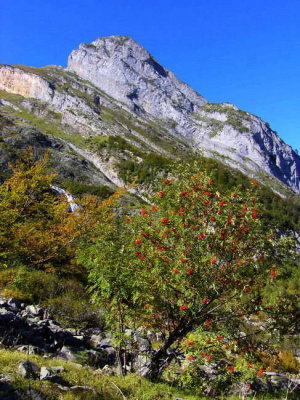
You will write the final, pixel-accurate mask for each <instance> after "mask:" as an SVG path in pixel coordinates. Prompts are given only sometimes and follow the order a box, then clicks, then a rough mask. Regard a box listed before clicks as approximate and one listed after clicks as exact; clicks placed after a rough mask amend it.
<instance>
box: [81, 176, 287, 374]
mask: <svg viewBox="0 0 300 400" xmlns="http://www.w3.org/2000/svg"><path fill="white" fill-rule="evenodd" d="M256 184H257V182H256V181H253V185H254V186H255V185H256ZM152 202H153V204H152V205H151V206H145V207H144V208H142V209H141V210H139V212H138V214H137V215H132V216H128V217H126V218H125V220H124V223H123V224H118V231H114V232H113V231H112V232H108V235H107V238H106V241H99V242H98V243H96V244H95V245H94V246H91V247H90V249H89V250H88V251H87V252H85V253H84V262H85V264H86V265H87V266H88V268H89V270H90V282H91V288H92V289H91V290H92V291H93V293H94V297H95V298H96V299H97V300H98V301H99V303H100V304H102V305H103V307H104V308H105V309H106V311H107V315H108V316H110V319H111V321H113V320H116V321H122V324H119V326H121V327H123V328H124V326H126V325H129V326H135V327H144V328H145V329H150V330H154V331H160V332H162V333H163V336H162V337H163V339H162V342H161V345H160V347H159V348H158V349H157V350H155V351H154V350H153V351H152V354H151V356H150V361H149V363H148V364H147V365H146V366H145V368H144V370H143V374H144V375H145V376H146V377H148V378H150V379H152V380H155V379H157V378H158V377H159V376H160V375H161V374H162V372H163V371H164V369H165V368H166V367H167V366H168V365H169V364H170V362H171V361H172V360H173V359H174V357H175V356H176V349H178V348H179V347H180V345H181V342H182V340H183V339H184V338H185V337H186V335H188V334H189V333H190V332H192V331H193V330H194V329H195V328H198V329H199V327H200V328H201V329H203V330H204V331H205V330H207V331H209V332H211V330H212V329H213V331H214V332H215V333H216V334H218V332H222V334H223V335H224V336H225V335H226V338H227V340H229V339H230V338H231V339H235V340H237V338H238V337H239V335H240V331H241V330H242V329H243V328H245V326H246V325H247V324H248V322H247V321H248V319H249V318H250V317H251V318H253V317H254V316H255V315H256V316H258V315H259V314H260V313H261V312H262V310H263V307H264V305H263V304H262V300H261V296H260V290H261V288H262V287H264V285H265V284H266V281H268V280H269V279H275V277H276V275H277V268H278V265H280V263H282V262H284V258H285V256H286V248H285V246H284V245H283V244H281V241H280V239H279V238H278V237H276V235H275V234H274V233H273V232H272V231H268V230H267V229H266V228H265V226H263V224H262V222H261V218H260V216H261V215H260V213H261V209H260V205H259V204H258V203H257V200H256V196H255V193H254V191H253V190H251V189H249V190H247V191H245V192H244V193H241V192H240V191H238V190H232V191H230V192H227V193H220V192H219V191H218V190H217V189H216V188H215V184H214V181H213V179H211V178H210V177H209V176H207V175H206V174H205V173H195V174H191V172H183V173H181V174H180V175H178V178H176V179H165V180H164V181H163V182H162V185H161V188H160V189H159V191H158V192H157V193H156V195H155V197H154V198H153V199H152Z"/></svg>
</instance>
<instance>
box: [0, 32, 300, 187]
mask: <svg viewBox="0 0 300 400" xmlns="http://www.w3.org/2000/svg"><path fill="white" fill-rule="evenodd" d="M0 89H1V90H2V91H4V92H5V93H11V94H15V95H20V96H23V99H22V100H20V99H19V100H20V101H19V105H17V104H16V103H14V102H12V103H11V102H9V100H7V98H8V97H6V100H5V99H2V101H1V106H2V107H0V109H2V110H3V109H4V110H5V108H6V110H7V109H8V108H10V109H13V108H14V107H15V111H14V112H15V113H17V112H18V111H16V107H19V106H20V105H21V108H23V109H25V110H27V112H29V113H31V114H33V115H38V116H39V117H42V116H43V113H44V117H46V118H48V120H49V121H50V122H51V118H50V119H49V115H48V114H49V112H52V113H57V114H59V125H60V127H61V129H62V130H63V131H65V132H66V133H67V135H69V136H70V140H72V135H76V134H79V135H81V136H82V137H83V138H85V139H88V138H98V139H100V138H106V137H107V136H111V135H120V136H122V137H124V138H125V139H126V140H127V141H129V142H131V143H132V144H134V145H135V146H137V147H139V148H140V149H142V150H145V151H146V152H149V151H150V152H157V153H160V154H164V155H166V156H168V157H171V158H172V157H175V158H176V157H178V156H179V157H180V156H181V155H182V154H184V153H190V154H194V153H196V154H202V155H204V156H207V157H212V158H216V159H218V160H220V161H222V162H223V163H225V164H229V165H230V166H231V167H234V168H237V169H239V170H241V171H242V172H244V173H246V174H247V175H248V176H250V177H255V178H258V179H260V180H263V181H264V179H267V180H268V176H269V177H272V176H273V177H275V178H277V179H278V180H279V181H281V182H283V183H285V184H286V185H287V186H289V187H290V188H291V189H292V190H293V191H294V192H296V193H298V194H299V193H300V178H299V176H300V157H299V156H298V154H297V153H296V152H295V151H294V150H293V149H292V147H291V146H289V145H287V144H285V143H284V141H283V140H282V139H281V138H280V137H279V136H278V135H277V134H276V132H275V131H273V130H272V129H271V128H270V127H269V126H268V124H267V123H265V122H263V121H262V120H261V119H260V118H259V117H257V116H254V115H252V114H250V113H248V112H244V111H241V110H239V109H238V108H237V107H236V106H234V105H232V104H230V103H209V102H208V101H207V100H206V99H205V98H204V97H203V96H201V95H200V94H199V93H197V92H196V91H194V90H193V89H192V88H191V87H189V86H188V85H187V84H186V83H184V82H182V81H180V80H179V79H178V78H176V76H175V75H174V74H173V73H172V72H170V71H168V70H167V69H165V68H164V67H163V66H161V65H160V64H159V63H158V62H157V61H156V60H155V59H154V58H153V57H152V56H151V54H150V53H149V52H148V51H147V50H146V49H144V48H143V47H142V46H140V45H139V44H138V43H137V42H135V41H134V40H133V39H131V38H129V37H123V36H110V37H106V38H98V39H97V40H95V41H93V42H92V43H91V44H86V43H83V44H81V45H80V46H79V49H77V50H73V51H72V52H71V54H70V56H69V59H68V66H67V67H66V68H61V67H57V66H48V67H43V68H34V67H25V66H7V65H1V66H0ZM2 97H3V96H2ZM4 97H5V96H4ZM0 98H1V96H0ZM33 99H35V101H36V100H37V101H39V102H41V103H40V104H39V105H38V104H37V103H36V102H35V104H34V101H33ZM41 109H43V111H41ZM47 110H48V111H47ZM14 112H12V111H11V113H12V114H13V113H14ZM47 113H48V114H47ZM23 114H24V112H23ZM44 117H43V118H44ZM98 156H99V154H98ZM100 158H103V157H102V155H100ZM113 168H114V167H113ZM264 175H265V176H266V177H267V178H265V177H264ZM272 179H273V178H272ZM275 181H276V180H275ZM278 185H279V186H280V184H279V183H277V182H276V183H275V186H274V187H273V190H275V191H277V192H280V190H281V189H280V188H278V187H279V186H278Z"/></svg>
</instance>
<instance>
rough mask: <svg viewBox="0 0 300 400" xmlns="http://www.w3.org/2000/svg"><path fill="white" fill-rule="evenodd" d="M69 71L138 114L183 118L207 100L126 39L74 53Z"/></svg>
mask: <svg viewBox="0 0 300 400" xmlns="http://www.w3.org/2000/svg"><path fill="white" fill-rule="evenodd" d="M67 70H69V71H73V72H76V73H77V74H78V75H79V76H80V77H81V78H84V79H87V80H89V81H91V82H92V83H93V84H95V85H96V86H97V87H99V88H100V89H101V90H103V91H105V92H106V93H108V94H109V95H110V96H112V97H114V98H115V99H117V100H119V101H122V102H123V103H125V104H126V105H127V106H128V107H129V108H130V109H131V110H133V111H135V112H142V113H148V114H151V115H152V116H154V117H155V118H173V119H174V120H177V119H180V114H181V113H182V112H183V111H185V112H191V111H193V110H194V108H195V107H196V106H197V105H199V106H200V105H202V104H204V103H206V100H205V99H204V98H203V97H202V96H200V95H199V94H198V93H196V92H195V91H194V90H193V89H192V88H190V87H189V86H188V85H186V84H185V83H183V82H181V81H180V80H179V79H177V78H176V77H175V75H174V74H173V73H171V72H169V71H168V70H166V69H165V68H164V67H163V66H161V65H160V64H159V63H158V62H157V61H156V60H155V59H154V58H153V57H152V56H151V54H150V53H149V52H148V51H147V50H146V49H144V48H143V47H142V46H141V45H139V44H138V43H137V42H135V41H134V40H133V39H131V38H129V37H127V36H109V37H104V38H99V39H97V40H95V41H94V42H92V43H82V44H81V45H80V46H79V49H77V50H74V51H72V53H71V54H70V56H69V59H68V66H67Z"/></svg>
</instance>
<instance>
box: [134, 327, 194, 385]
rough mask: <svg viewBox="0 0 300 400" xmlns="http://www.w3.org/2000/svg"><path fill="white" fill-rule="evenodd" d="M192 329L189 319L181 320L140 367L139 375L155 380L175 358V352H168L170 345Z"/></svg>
mask: <svg viewBox="0 0 300 400" xmlns="http://www.w3.org/2000/svg"><path fill="white" fill-rule="evenodd" d="M192 329H193V324H192V323H191V322H190V321H189V322H187V321H184V320H182V321H181V323H180V324H179V325H178V327H177V328H176V329H174V331H173V332H171V333H170V335H169V336H168V338H167V339H166V341H165V342H164V344H163V345H162V346H161V347H160V348H159V349H158V350H157V351H156V352H155V353H154V354H153V355H152V356H151V358H150V361H149V362H148V363H147V364H146V365H145V367H144V368H143V369H142V371H141V375H142V376H143V377H145V378H148V379H150V380H151V381H157V380H158V379H159V378H160V377H161V375H162V374H163V372H164V370H165V369H166V368H167V367H168V366H169V365H170V363H171V361H172V360H173V359H174V358H175V353H172V352H171V353H170V352H168V350H169V349H170V347H171V346H172V345H173V344H174V343H175V342H176V341H177V340H179V339H181V338H182V337H184V336H185V335H186V334H187V333H189V332H190V331H191V330H192Z"/></svg>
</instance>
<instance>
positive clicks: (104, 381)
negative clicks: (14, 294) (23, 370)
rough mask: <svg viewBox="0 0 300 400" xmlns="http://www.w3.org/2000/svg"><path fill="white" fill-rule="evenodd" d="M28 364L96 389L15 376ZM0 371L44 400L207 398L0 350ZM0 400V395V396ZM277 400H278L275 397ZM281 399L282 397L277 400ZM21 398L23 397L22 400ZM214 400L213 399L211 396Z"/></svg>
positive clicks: (135, 378) (130, 377) (263, 398)
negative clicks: (53, 369) (58, 368)
mask: <svg viewBox="0 0 300 400" xmlns="http://www.w3.org/2000/svg"><path fill="white" fill-rule="evenodd" d="M27 360H29V361H32V362H34V363H36V364H37V365H38V366H39V367H41V366H45V367H55V366H62V367H63V368H64V369H65V371H64V372H62V373H61V374H60V375H61V377H62V378H63V380H65V382H66V384H68V385H69V386H75V385H80V386H89V387H91V388H93V389H94V390H96V392H97V394H93V393H92V392H91V391H90V392H83V393H81V394H80V393H72V392H63V391H62V390H60V389H59V388H58V386H57V384H56V383H53V382H48V381H39V380H34V379H24V378H21V377H19V376H18V374H17V372H16V371H17V369H18V365H19V363H21V362H23V361H27ZM0 371H1V373H2V374H5V375H9V376H10V377H11V381H10V384H11V385H12V386H13V387H15V388H18V389H21V390H24V391H25V390H26V389H28V388H32V389H35V390H37V391H38V392H40V393H41V394H42V395H44V397H45V399H47V400H173V399H176V398H180V399H184V400H207V399H211V400H212V399H213V398H211V397H202V396H201V397H199V396H193V395H192V393H188V392H183V391H181V390H179V389H177V388H175V387H172V386H170V385H167V384H165V383H156V384H154V383H151V382H149V381H147V380H146V379H143V378H140V377H139V376H137V375H135V374H129V375H127V376H126V377H111V376H108V375H104V374H103V375H97V374H95V373H94V371H93V370H92V369H91V368H89V367H82V366H80V365H79V364H75V363H71V362H66V361H61V360H60V359H55V358H54V359H44V358H43V357H41V356H37V355H27V354H24V353H20V352H17V351H9V350H0ZM0 398H1V393H0ZM274 398H275V397H274V396H273V397H272V396H269V395H262V396H259V397H256V396H255V394H253V395H251V399H252V400H255V399H260V400H267V399H268V400H271V399H274ZM278 398H280V397H278ZM281 398H282V397H281ZM24 399H25V397H24ZM214 399H216V398H215V397H214ZM218 399H220V400H221V399H223V400H225V399H226V400H237V399H238V397H235V396H230V397H226V396H225V397H223V396H221V397H218Z"/></svg>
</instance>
